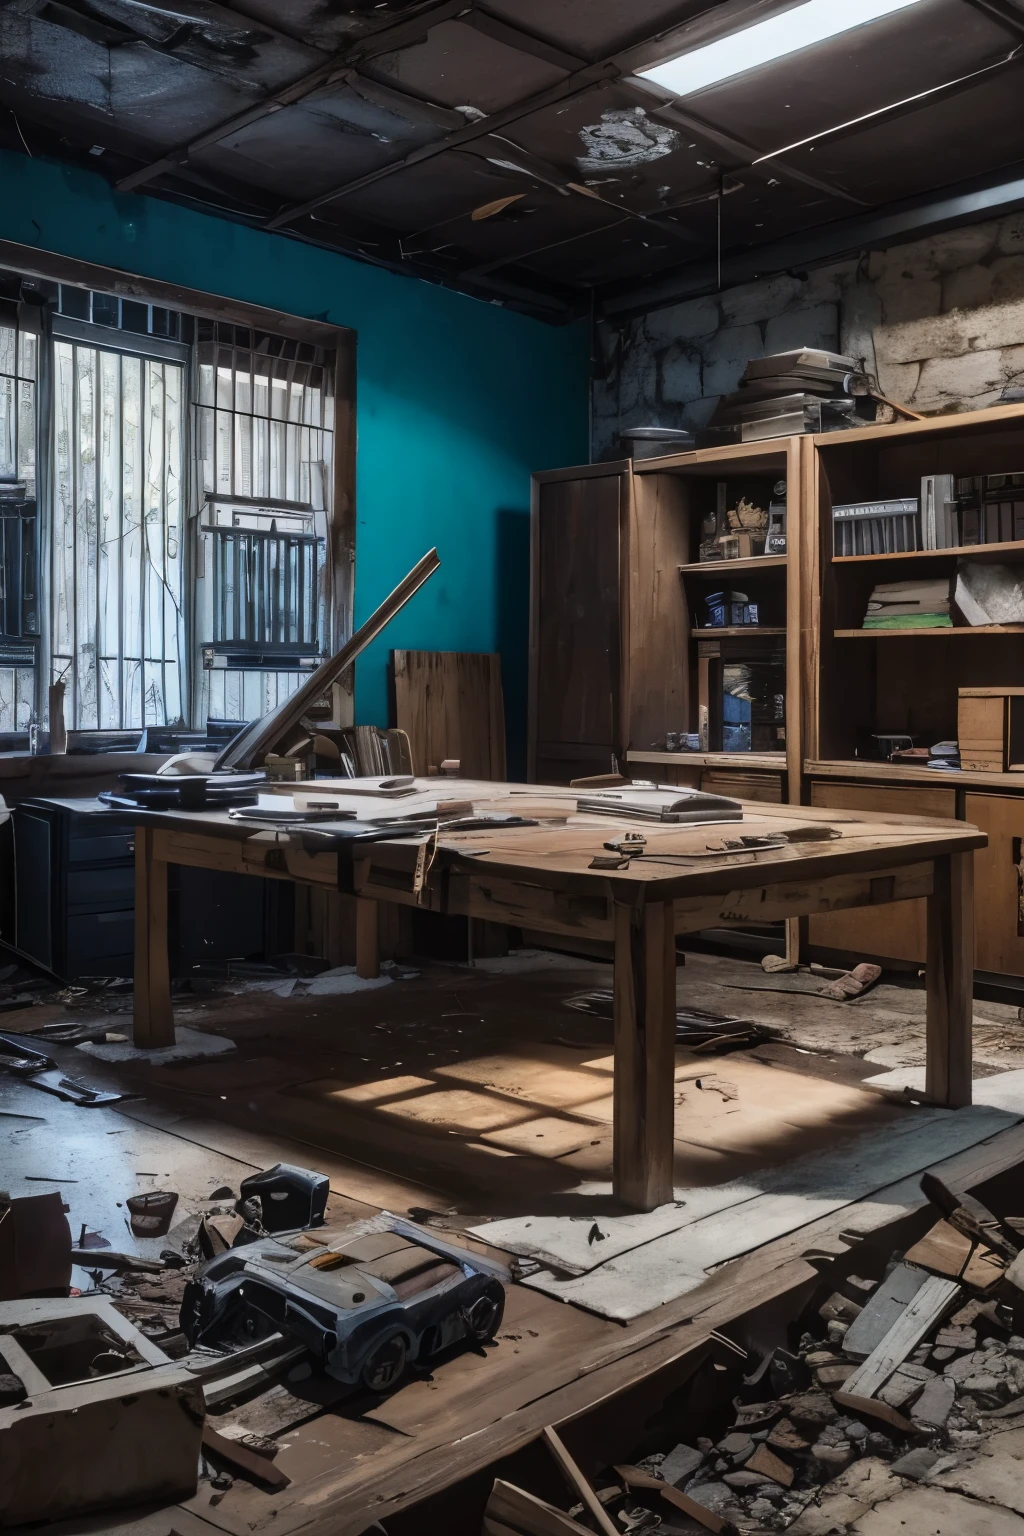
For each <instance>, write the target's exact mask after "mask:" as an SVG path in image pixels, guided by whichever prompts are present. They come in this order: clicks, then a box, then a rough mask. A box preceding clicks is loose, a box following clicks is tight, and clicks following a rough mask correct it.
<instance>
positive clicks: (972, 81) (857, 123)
mask: <svg viewBox="0 0 1024 1536" xmlns="http://www.w3.org/2000/svg"><path fill="white" fill-rule="evenodd" d="M1008 64H1016V65H1018V66H1019V65H1021V64H1024V46H1022V47H1017V48H1014V49H1013V50H1012V51H1011V52H1010V53H1008V54H1005V55H1004V56H1003V58H1001V59H997V60H996V62H995V63H994V64H985V65H983V67H982V68H981V69H974V70H972V71H971V73H970V74H969V75H958V76H957V78H956V79H955V80H947V81H945V82H944V83H943V84H942V85H934V86H932V87H931V89H930V90H924V91H918V92H917V93H916V94H915V95H913V96H904V97H902V98H901V99H900V100H899V101H893V102H890V103H889V105H888V106H885V107H878V108H877V109H876V110H875V111H874V112H865V113H864V114H863V116H861V117H853V118H850V119H849V120H848V121H847V122H844V123H836V125H835V127H834V128H823V129H822V131H821V132H820V133H812V134H808V136H807V137H806V138H804V139H800V140H798V141H797V142H796V143H795V144H787V145H786V146H784V147H783V148H781V149H777V150H775V151H774V152H773V153H771V154H767V155H762V156H761V158H760V160H758V161H755V164H758V165H778V164H779V163H780V160H779V157H780V156H781V155H788V154H791V153H793V152H795V151H796V150H798V149H804V148H809V147H810V146H811V145H815V144H821V143H829V144H834V143H836V142H837V141H838V140H840V139H845V138H849V136H850V134H852V133H857V132H862V131H863V130H865V129H867V128H874V127H875V126H876V125H878V124H879V123H886V124H888V123H893V122H897V121H898V120H899V119H900V118H901V117H907V116H908V115H909V114H910V113H912V112H917V111H920V109H921V108H922V107H924V106H926V105H927V106H931V105H932V104H933V103H934V102H939V101H949V100H950V99H951V98H952V97H954V96H961V95H963V93H964V92H965V91H971V90H974V89H975V87H976V86H977V84H978V81H979V80H980V79H982V77H983V76H985V75H990V74H992V73H993V72H994V71H995V70H997V69H1003V68H1005V66H1006V65H1008Z"/></svg>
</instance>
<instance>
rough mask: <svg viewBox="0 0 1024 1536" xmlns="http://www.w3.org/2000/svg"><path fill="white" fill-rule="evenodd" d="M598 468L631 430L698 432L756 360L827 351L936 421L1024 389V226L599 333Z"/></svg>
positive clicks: (995, 228)
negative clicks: (804, 349)
mask: <svg viewBox="0 0 1024 1536" xmlns="http://www.w3.org/2000/svg"><path fill="white" fill-rule="evenodd" d="M600 343H601V352H602V358H603V364H602V365H601V366H599V367H598V368H597V369H596V370H595V378H594V381H593V456H594V458H595V459H613V458H618V457H619V456H620V455H621V453H622V445H621V443H620V441H619V437H618V433H619V432H620V430H621V429H623V428H625V427H633V426H649V425H653V426H661V427H701V426H704V425H705V424H706V423H707V422H708V420H709V418H710V416H711V413H712V411H713V410H714V408H715V405H716V404H717V402H718V400H719V398H720V396H722V395H724V394H729V393H730V392H731V391H732V390H734V389H736V388H737V386H738V384H739V381H740V377H741V375H742V373H743V369H744V367H745V365H746V363H747V361H748V359H749V358H752V357H763V356H765V355H767V354H769V353H772V352H784V351H786V350H788V349H789V348H792V347H799V346H812V347H824V348H826V349H827V350H828V351H830V352H837V351H838V352H843V353H846V354H848V355H849V356H852V357H854V358H857V359H858V360H859V361H860V362H861V364H862V366H863V367H865V368H866V369H867V370H868V371H869V372H870V373H874V374H876V375H877V378H878V383H879V388H880V390H881V392H882V394H884V395H887V396H888V397H889V398H890V399H892V400H897V401H899V402H901V403H902V404H904V405H909V406H912V407H913V409H914V410H917V411H921V412H923V413H925V414H927V415H932V414H940V413H944V412H947V411H967V410H978V409H980V408H981V407H983V406H986V405H993V404H995V403H996V401H997V400H998V399H999V395H1000V393H1001V391H1002V390H1003V389H1004V387H1005V386H1006V385H1007V384H1022V385H1024V215H1022V214H1016V215H1013V216H1011V217H1009V218H1006V219H1002V220H999V221H993V222H991V223H987V224H972V225H966V226H964V227H962V228H959V229H953V230H948V231H946V233H944V234H941V235H933V236H930V237H928V238H927V239H924V240H917V241H914V242H913V243H912V244H906V245H898V246H892V247H890V248H889V249H888V250H884V251H872V252H865V253H863V254H862V255H860V256H859V257H852V258H850V259H849V260H846V261H841V262H833V263H831V264H829V265H823V266H820V267H816V268H813V269H811V270H809V271H807V272H802V273H799V274H792V273H784V274H781V275H778V276H775V277H770V278H765V279H762V280H759V281H757V282H753V283H745V284H743V286H742V287H738V288H730V289H727V290H725V291H724V292H722V293H720V294H715V295H713V296H709V297H706V298H699V299H689V300H687V301H685V302H684V303H680V304H672V305H669V306H668V307H666V308H664V309H656V310H652V311H650V313H648V314H646V315H643V316H641V317H639V318H637V319H634V320H630V321H627V322H626V323H625V324H624V325H623V326H622V327H621V328H619V327H611V326H607V325H602V327H601V329H600Z"/></svg>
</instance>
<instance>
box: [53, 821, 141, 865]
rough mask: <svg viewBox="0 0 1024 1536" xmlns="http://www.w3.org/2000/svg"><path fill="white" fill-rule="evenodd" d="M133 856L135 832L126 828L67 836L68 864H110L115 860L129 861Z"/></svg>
mask: <svg viewBox="0 0 1024 1536" xmlns="http://www.w3.org/2000/svg"><path fill="white" fill-rule="evenodd" d="M134 857H135V832H134V829H132V828H128V829H126V830H125V831H123V832H104V833H103V834H102V836H100V835H98V834H96V835H94V836H92V837H84V836H82V837H76V836H75V834H74V833H73V832H72V834H71V836H70V837H69V838H68V863H69V864H110V863H114V862H115V861H118V860H120V861H122V862H127V863H129V864H130V863H131V862H132V861H133V859H134Z"/></svg>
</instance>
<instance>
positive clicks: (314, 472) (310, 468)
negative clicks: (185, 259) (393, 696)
mask: <svg viewBox="0 0 1024 1536" xmlns="http://www.w3.org/2000/svg"><path fill="white" fill-rule="evenodd" d="M196 366H197V378H196V432H195V438H196V445H197V469H198V482H199V483H198V490H199V496H200V499H201V500H205V503H206V509H205V512H204V515H203V519H202V527H201V529H200V539H201V541H202V544H203V545H204V546H205V547H204V548H203V549H202V553H201V556H200V561H199V575H200V583H199V585H200V586H201V587H203V588H205V592H204V593H202V594H201V596H200V600H199V601H197V624H198V626H199V627H198V630H197V635H196V640H197V647H198V649H199V650H200V652H201V654H202V656H203V658H204V665H205V670H204V671H203V672H202V674H201V676H200V677H199V686H198V688H197V697H198V696H199V692H200V689H205V691H206V699H207V711H208V713H209V714H210V715H212V716H214V717H216V718H218V719H224V720H247V719H253V718H255V717H256V716H258V715H262V714H265V713H266V712H267V711H268V710H270V709H273V708H274V707H275V706H276V705H277V704H278V703H279V702H280V701H281V700H283V699H285V698H287V697H288V695H289V694H291V693H293V692H294V690H295V689H296V688H297V687H298V686H299V684H300V683H301V681H302V679H303V675H304V670H300V658H301V662H302V663H303V664H304V665H308V663H309V662H311V661H313V660H315V659H316V658H317V656H318V653H319V652H320V651H321V650H322V649H323V647H324V644H325V642H326V640H327V636H326V634H325V628H326V625H325V607H326V600H327V592H326V581H327V571H326V547H327V539H326V533H327V519H328V517H329V514H330V509H331V500H332V497H331V492H332V479H333V457H334V390H333V370H332V368H331V367H330V366H329V361H328V358H327V357H325V356H324V355H323V354H322V353H321V352H320V351H319V349H317V348H314V347H312V346H309V345H307V344H304V343H300V342H293V341H287V340H285V339H283V338H280V337H271V336H267V335H263V334H261V333H258V332H250V331H244V330H243V331H239V330H238V329H237V328H235V327H229V326H224V325H212V324H210V325H203V323H202V322H200V334H199V342H198V346H197V358H196ZM214 653H216V656H217V659H216V662H213V660H212V656H213V654H214Z"/></svg>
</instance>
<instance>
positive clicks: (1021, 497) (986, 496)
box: [956, 474, 1024, 544]
mask: <svg viewBox="0 0 1024 1536" xmlns="http://www.w3.org/2000/svg"><path fill="white" fill-rule="evenodd" d="M956 491H957V499H958V501H959V507H960V531H961V538H960V541H959V542H960V543H962V544H1009V543H1011V542H1016V541H1019V540H1024V474H1011V475H968V476H966V477H964V478H961V479H959V480H957V482H956Z"/></svg>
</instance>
